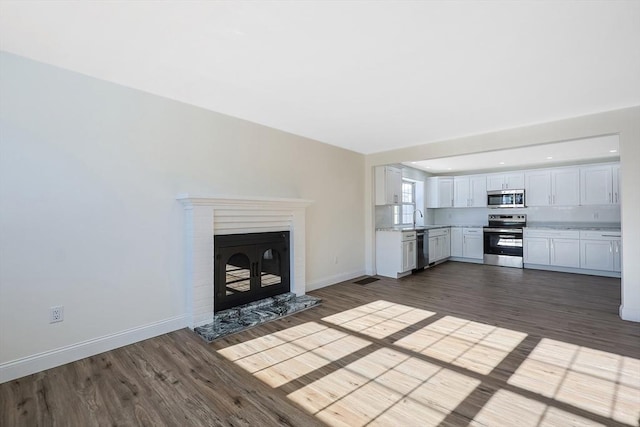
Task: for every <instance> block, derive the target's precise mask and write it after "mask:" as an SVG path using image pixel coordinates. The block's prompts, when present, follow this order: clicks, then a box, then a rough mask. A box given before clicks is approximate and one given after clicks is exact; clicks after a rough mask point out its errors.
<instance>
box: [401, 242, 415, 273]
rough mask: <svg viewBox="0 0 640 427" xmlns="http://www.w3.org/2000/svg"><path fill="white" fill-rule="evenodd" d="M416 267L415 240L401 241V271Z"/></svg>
mask: <svg viewBox="0 0 640 427" xmlns="http://www.w3.org/2000/svg"><path fill="white" fill-rule="evenodd" d="M414 268H416V240H415V239H414V240H407V241H404V242H402V271H403V272H405V271H410V270H413V269H414Z"/></svg>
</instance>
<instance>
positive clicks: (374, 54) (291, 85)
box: [0, 0, 640, 154]
mask: <svg viewBox="0 0 640 427" xmlns="http://www.w3.org/2000/svg"><path fill="white" fill-rule="evenodd" d="M638 40H640V2H638V1H544V0H541V1H519V2H512V1H483V2H471V1H424V2H415V1H393V2H391V1H340V2H325V1H307V2H283V1H272V2H237V1H230V2H225V1H219V2H213V1H189V2H181V1H166V2H156V1H142V0H139V1H135V2H124V1H119V2H116V1H111V2H109V1H100V2H98V1H93V2H86V1H81V2H75V1H9V0H2V1H0V49H2V50H4V51H7V52H10V53H15V54H18V55H21V56H24V57H27V58H31V59H35V60H38V61H41V62H45V63H49V64H53V65H56V66H59V67H62V68H66V69H69V70H73V71H76V72H80V73H83V74H86V75H89V76H93V77H97V78H100V79H104V80H107V81H111V82H115V83H118V84H121V85H125V86H128V87H132V88H136V89H140V90H143V91H147V92H150V93H153V94H157V95H161V96H165V97H168V98H171V99H175V100H179V101H182V102H185V103H188V104H192V105H196V106H200V107H203V108H206V109H209V110H212V111H216V112H220V113H224V114H227V115H231V116H235V117H239V118H243V119H247V120H250V121H253V122H257V123H260V124H264V125H267V126H270V127H273V128H277V129H281V130H284V131H287V132H291V133H294V134H297V135H301V136H305V137H308V138H312V139H315V140H319V141H322V142H325V143H329V144H332V145H336V146H340V147H344V148H347V149H350V150H354V151H357V152H360V153H364V154H369V153H375V152H380V151H386V150H392V149H396V148H400V147H407V146H412V145H417V144H424V143H429V142H435V141H439V140H446V139H450V138H456V137H461V136H466V135H473V134H479V133H485V132H491V131H496V130H501V129H508V128H514V127H519V126H525V125H530V124H535V123H542V122H547V121H552V120H557V119H562V118H568V117H575V116H580V115H585V114H590V113H597V112H601V111H608V110H614V109H618V108H624V107H629V106H634V105H640V78H639V77H638V76H640V49H639V46H638Z"/></svg>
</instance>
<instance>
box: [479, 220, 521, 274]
mask: <svg viewBox="0 0 640 427" xmlns="http://www.w3.org/2000/svg"><path fill="white" fill-rule="evenodd" d="M483 234H484V263H485V264H492V265H502V266H506V267H518V268H522V229H521V228H519V229H508V228H485V229H484V233H483Z"/></svg>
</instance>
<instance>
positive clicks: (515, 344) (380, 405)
mask: <svg viewBox="0 0 640 427" xmlns="http://www.w3.org/2000/svg"><path fill="white" fill-rule="evenodd" d="M311 294H312V295H315V296H319V297H321V298H323V299H324V302H323V304H322V305H321V306H320V307H317V308H314V309H311V310H308V311H305V312H302V313H298V314H295V315H293V316H289V317H287V318H284V319H281V320H278V321H274V322H271V323H268V324H266V325H262V326H260V327H257V328H254V329H251V330H249V331H245V332H243V333H240V334H236V335H233V336H231V337H228V338H226V339H222V340H218V341H216V342H214V343H212V344H206V343H204V342H203V341H201V340H200V338H198V337H197V336H195V335H194V334H193V333H192V332H191V331H189V330H186V329H185V330H181V331H177V332H173V333H170V334H167V335H163V336H160V337H156V338H153V339H150V340H146V341H144V342H140V343H136V344H133V345H130V346H126V347H123V348H120V349H117V350H113V351H110V352H107V353H103V354H100V355H98V356H94V357H90V358H87V359H84V360H81V361H78V362H75V363H70V364H68V365H65V366H61V367H58V368H54V369H50V370H48V371H45V372H41V373H38V374H34V375H30V376H28V377H25V378H21V379H18V380H15V381H10V382H8V383H5V384H2V385H0V426H49V425H63V426H92V425H118V426H125V425H154V426H157V425H174V426H190V425H193V426H218V425H220V426H257V425H262V426H282V425H285V426H286V425H290V426H313V425H350V426H353V425H367V424H369V425H403V426H404V425H412V424H413V425H421V426H426V425H442V426H445V425H452V426H466V425H513V424H514V423H517V424H518V425H532V426H534V425H535V426H539V425H607V426H618V425H619V426H622V425H637V423H638V414H639V413H638V411H640V409H636V404H638V408H640V373H637V372H635V371H636V369H638V370H640V361H639V360H638V359H640V326H639V324H637V323H631V322H625V321H622V320H620V319H619V317H618V309H619V306H620V280H619V279H612V278H601V277H594V276H583V275H573V274H565V273H554V272H544V271H533V270H520V269H510V268H500V267H492V266H483V265H476V264H464V263H456V262H448V263H445V264H442V265H439V266H437V267H434V268H432V269H429V270H425V271H424V272H421V273H419V274H414V275H412V276H409V277H406V278H403V279H400V280H392V279H385V278H382V279H381V280H379V281H377V282H374V283H371V284H368V285H364V286H362V285H357V284H353V283H351V282H345V283H341V284H337V285H334V286H331V287H327V288H324V289H321V290H318V291H314V292H311Z"/></svg>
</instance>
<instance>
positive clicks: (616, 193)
mask: <svg viewBox="0 0 640 427" xmlns="http://www.w3.org/2000/svg"><path fill="white" fill-rule="evenodd" d="M615 195H616V203H618V192H617V191H616V192H615Z"/></svg>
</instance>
